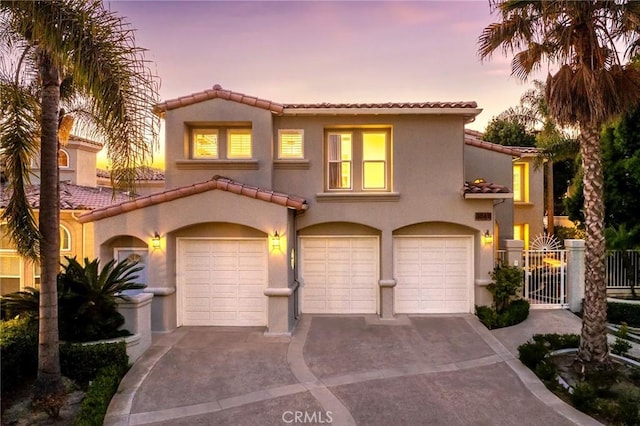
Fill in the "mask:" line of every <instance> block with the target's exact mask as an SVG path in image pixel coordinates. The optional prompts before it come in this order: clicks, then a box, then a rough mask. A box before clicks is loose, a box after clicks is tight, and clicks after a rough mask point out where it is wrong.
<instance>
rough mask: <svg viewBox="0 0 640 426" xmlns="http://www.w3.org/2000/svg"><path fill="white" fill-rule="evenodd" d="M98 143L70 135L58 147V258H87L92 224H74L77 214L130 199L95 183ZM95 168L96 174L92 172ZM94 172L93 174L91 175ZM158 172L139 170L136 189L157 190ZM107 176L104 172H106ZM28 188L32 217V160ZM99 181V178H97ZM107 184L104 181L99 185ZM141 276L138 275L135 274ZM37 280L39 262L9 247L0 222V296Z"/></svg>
mask: <svg viewBox="0 0 640 426" xmlns="http://www.w3.org/2000/svg"><path fill="white" fill-rule="evenodd" d="M100 149H102V144H100V143H98V142H94V141H91V140H88V139H84V138H81V137H78V136H73V135H72V136H70V138H69V141H68V143H67V144H65V145H64V146H63V147H62V148H61V149H60V151H59V156H58V164H59V169H60V256H61V259H60V261H61V262H64V258H65V257H66V256H68V257H74V256H75V257H77V258H78V259H80V260H82V259H84V258H85V257H88V258H90V259H93V258H94V257H95V254H94V249H93V248H94V244H93V227H92V226H91V225H90V224H89V225H85V224H81V223H80V222H78V216H80V215H81V214H83V213H86V212H88V211H90V210H93V209H98V208H104V207H107V206H110V205H113V204H119V203H122V202H125V201H128V200H130V199H131V198H132V197H131V196H130V195H129V194H126V193H123V192H115V193H114V192H113V191H112V190H111V189H110V188H107V187H103V186H98V182H99V179H104V177H105V176H104V174H103V175H102V176H100V171H96V155H97V153H98V151H100ZM96 172H97V173H96ZM97 174H98V176H100V177H98V176H97ZM163 176H164V175H163V173H162V172H161V171H156V170H154V169H144V170H143V171H142V172H141V174H140V177H141V179H140V181H139V182H140V184H139V183H138V182H137V184H138V186H139V187H140V188H143V189H145V188H148V187H153V188H159V189H160V190H162V189H163V188H164V184H163V182H162V180H161V179H162V178H163ZM106 178H108V175H107V176H106ZM30 179H31V186H29V187H28V188H27V191H28V198H29V203H30V205H31V207H32V208H33V209H34V210H35V216H36V219H37V217H38V203H39V193H40V186H39V183H40V168H39V165H38V160H37V159H36V160H34V161H32V164H31V170H30ZM101 183H102V182H101ZM105 186H107V185H105ZM0 190H1V192H0V213H1V212H2V209H4V208H5V207H6V205H7V202H8V200H9V196H10V193H9V191H8V188H7V187H6V185H5V182H3V183H2V186H1V188H0ZM113 255H115V256H116V257H118V258H119V259H122V258H125V257H129V256H131V255H134V257H135V258H136V259H138V257H137V256H140V260H143V261H144V257H146V253H145V254H144V256H143V255H142V254H137V253H134V252H131V251H126V250H125V249H124V248H122V249H120V250H118V251H117V252H115V253H114V254H113ZM139 279H140V280H141V281H144V280H145V277H144V275H142V276H141V277H139ZM39 284H40V268H39V265H37V264H36V263H34V262H32V261H30V260H29V259H25V258H22V257H21V256H19V255H18V253H17V251H16V249H15V246H14V245H13V243H12V242H11V241H10V239H9V236H8V234H7V229H6V224H5V223H1V222H0V295H4V294H7V293H13V292H15V291H19V290H23V289H24V288H25V287H38V286H39Z"/></svg>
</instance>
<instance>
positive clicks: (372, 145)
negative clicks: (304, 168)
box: [327, 129, 391, 191]
mask: <svg viewBox="0 0 640 426" xmlns="http://www.w3.org/2000/svg"><path fill="white" fill-rule="evenodd" d="M390 152H391V151H390V131H389V130H388V129H379V130H378V129H371V130H369V129H354V130H348V131H342V130H340V131H333V130H332V131H329V132H327V189H329V190H355V191H388V190H390V182H389V175H390V164H389V158H390Z"/></svg>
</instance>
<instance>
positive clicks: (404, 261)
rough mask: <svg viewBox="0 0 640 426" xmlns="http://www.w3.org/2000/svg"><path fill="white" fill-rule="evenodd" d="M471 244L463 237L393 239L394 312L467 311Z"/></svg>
mask: <svg viewBox="0 0 640 426" xmlns="http://www.w3.org/2000/svg"><path fill="white" fill-rule="evenodd" d="M471 245H472V239H471V238H467V237H463V238H458V237H408V238H405V237H396V238H395V239H394V274H395V277H396V280H397V285H396V288H395V301H396V312H398V313H459V312H465V313H466V312H469V311H470V310H471V303H470V290H471V285H472V271H473V269H472V261H473V259H472V256H471V254H472V250H471Z"/></svg>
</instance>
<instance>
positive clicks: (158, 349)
mask: <svg viewBox="0 0 640 426" xmlns="http://www.w3.org/2000/svg"><path fill="white" fill-rule="evenodd" d="M579 325H580V322H579V320H578V319H577V318H576V317H574V316H573V315H572V314H571V313H569V312H566V311H532V313H531V316H530V318H529V319H528V320H527V321H526V322H525V323H523V324H521V325H519V326H515V327H510V328H509V329H503V331H501V330H496V331H495V332H493V334H492V332H489V331H488V330H486V329H485V328H484V326H483V325H482V324H480V323H479V322H478V320H477V319H476V318H475V317H474V316H472V315H462V316H399V317H398V318H397V319H396V320H393V321H388V320H380V319H378V318H377V317H375V316H304V317H303V318H302V319H301V321H300V322H299V323H298V325H297V327H296V330H295V332H294V334H293V336H292V337H290V338H289V337H265V336H264V335H263V330H262V329H257V328H254V329H251V328H226V327H182V328H179V329H177V330H175V331H174V332H172V333H170V334H166V335H161V336H156V337H155V338H154V343H153V345H152V347H151V349H150V350H149V351H147V353H145V355H144V356H143V357H142V358H141V359H140V360H139V361H138V362H137V363H136V364H135V365H134V366H133V367H132V369H131V370H130V371H129V373H128V374H127V376H126V377H125V378H124V380H123V381H122V383H121V385H120V389H119V390H118V393H117V394H116V396H115V397H114V398H113V400H112V402H111V405H110V407H109V411H108V413H107V417H106V419H105V424H107V425H142V424H153V425H194V424H201V425H214V424H215V425H287V424H293V425H295V424H316V425H324V424H335V425H356V424H357V425H519V426H523V425H541V424H550V425H551V424H552V425H571V424H580V425H588V424H598V423H597V422H595V421H594V420H593V419H591V418H590V417H587V416H585V415H583V414H582V413H580V412H578V411H576V410H574V409H573V408H571V407H569V406H568V405H566V404H564V403H563V402H562V401H561V400H559V399H558V398H557V397H555V396H554V395H553V394H551V393H550V392H549V391H547V390H546V388H545V387H544V385H542V383H540V382H539V381H538V380H537V378H536V377H535V376H534V375H533V374H532V373H531V372H530V371H529V370H528V369H527V368H526V367H524V366H523V365H522V364H521V363H520V361H518V360H517V359H516V355H515V354H514V352H515V348H517V345H518V344H520V343H523V342H524V341H526V340H527V339H528V338H529V337H530V336H531V335H532V334H533V333H535V332H554V331H561V332H565V331H574V332H575V331H577V330H579ZM516 340H521V341H520V342H518V343H515V341H516Z"/></svg>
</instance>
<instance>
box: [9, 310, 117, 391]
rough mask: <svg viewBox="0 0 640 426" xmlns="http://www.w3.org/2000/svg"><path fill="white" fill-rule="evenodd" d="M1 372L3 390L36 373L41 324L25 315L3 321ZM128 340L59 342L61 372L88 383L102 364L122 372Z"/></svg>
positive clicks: (81, 382) (83, 385)
mask: <svg viewBox="0 0 640 426" xmlns="http://www.w3.org/2000/svg"><path fill="white" fill-rule="evenodd" d="M0 325H1V326H0V374H1V375H2V380H1V381H0V382H1V384H2V392H6V391H9V390H12V389H13V388H15V386H17V385H19V384H20V383H21V382H22V380H23V379H25V378H29V377H35V376H36V373H37V369H38V324H37V322H35V321H33V320H29V319H25V318H19V319H13V320H10V321H2V322H1V324H0ZM128 364H129V358H128V356H127V347H126V343H125V342H123V341H121V342H116V343H99V344H80V343H64V344H61V345H60V368H61V371H62V375H64V376H67V377H69V378H71V379H73V380H75V381H76V382H77V383H78V384H79V385H81V386H82V387H85V388H86V386H87V385H88V383H89V381H91V380H93V379H94V378H95V377H96V375H97V374H98V370H100V369H101V368H103V367H108V366H114V367H115V368H116V369H118V370H119V371H121V372H123V373H124V372H125V371H126V370H127V368H128Z"/></svg>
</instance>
